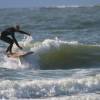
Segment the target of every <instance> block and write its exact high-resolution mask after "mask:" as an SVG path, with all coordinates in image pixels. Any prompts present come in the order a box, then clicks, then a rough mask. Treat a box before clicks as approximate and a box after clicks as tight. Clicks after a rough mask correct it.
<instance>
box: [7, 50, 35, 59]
mask: <svg viewBox="0 0 100 100" xmlns="http://www.w3.org/2000/svg"><path fill="white" fill-rule="evenodd" d="M33 53H34V52H32V51H29V52H15V53H13V54H7V57H10V58H20V57H24V56H27V55H30V54H33Z"/></svg>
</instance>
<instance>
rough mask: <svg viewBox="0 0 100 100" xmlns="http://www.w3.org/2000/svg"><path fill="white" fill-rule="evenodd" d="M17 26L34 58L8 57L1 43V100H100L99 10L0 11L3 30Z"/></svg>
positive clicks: (30, 9) (20, 35) (83, 8)
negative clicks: (28, 33)
mask: <svg viewBox="0 0 100 100" xmlns="http://www.w3.org/2000/svg"><path fill="white" fill-rule="evenodd" d="M16 24H20V25H21V29H22V30H24V31H26V32H30V33H31V36H26V35H22V34H19V33H16V38H17V40H18V42H19V44H20V45H21V46H22V47H23V51H33V52H34V53H33V54H31V55H28V56H24V57H21V58H8V57H7V56H6V54H5V50H6V48H7V46H8V44H6V43H4V42H3V41H0V99H13V100H16V99H21V100H22V99H36V100H99V98H100V7H99V6H91V7H49V8H45V7H43V8H22V9H21V8H20V9H19V8H16V9H12V8H9V9H0V31H3V30H4V29H5V28H7V27H10V26H14V25H16ZM13 51H14V52H17V51H20V50H19V49H18V48H17V47H16V45H14V47H13Z"/></svg>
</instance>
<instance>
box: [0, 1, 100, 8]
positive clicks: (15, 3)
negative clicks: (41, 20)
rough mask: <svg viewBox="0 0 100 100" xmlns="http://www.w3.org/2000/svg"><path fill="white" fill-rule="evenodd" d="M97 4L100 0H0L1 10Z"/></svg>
mask: <svg viewBox="0 0 100 100" xmlns="http://www.w3.org/2000/svg"><path fill="white" fill-rule="evenodd" d="M95 4H100V0H0V8H9V7H10V8H12V7H15V8H16V7H41V6H42V7H43V6H61V5H95Z"/></svg>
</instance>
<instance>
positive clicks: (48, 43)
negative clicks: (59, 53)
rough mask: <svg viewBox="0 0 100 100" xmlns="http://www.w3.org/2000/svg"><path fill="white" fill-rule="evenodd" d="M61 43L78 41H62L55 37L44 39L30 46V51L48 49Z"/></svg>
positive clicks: (76, 42)
mask: <svg viewBox="0 0 100 100" xmlns="http://www.w3.org/2000/svg"><path fill="white" fill-rule="evenodd" d="M62 44H71V45H77V44H78V41H62V40H60V39H58V38H57V37H56V38H55V39H45V40H44V41H43V42H42V43H36V44H34V47H32V48H31V51H35V52H43V51H46V50H49V49H50V48H52V47H56V48H58V47H59V46H60V45H62Z"/></svg>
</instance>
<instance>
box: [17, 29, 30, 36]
mask: <svg viewBox="0 0 100 100" xmlns="http://www.w3.org/2000/svg"><path fill="white" fill-rule="evenodd" d="M18 32H19V33H21V34H26V35H29V36H30V34H29V33H26V32H24V31H21V30H19V31H18Z"/></svg>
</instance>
